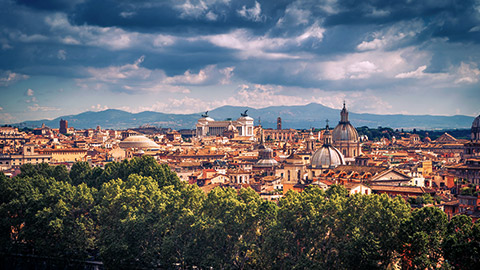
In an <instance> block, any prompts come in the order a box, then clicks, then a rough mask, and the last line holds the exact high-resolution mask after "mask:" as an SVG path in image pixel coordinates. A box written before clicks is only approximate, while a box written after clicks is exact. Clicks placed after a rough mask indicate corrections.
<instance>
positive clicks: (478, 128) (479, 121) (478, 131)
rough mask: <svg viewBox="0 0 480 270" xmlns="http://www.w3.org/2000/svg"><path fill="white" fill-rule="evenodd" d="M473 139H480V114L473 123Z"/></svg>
mask: <svg viewBox="0 0 480 270" xmlns="http://www.w3.org/2000/svg"><path fill="white" fill-rule="evenodd" d="M472 141H480V115H479V116H477V117H476V118H475V119H474V120H473V123H472Z"/></svg>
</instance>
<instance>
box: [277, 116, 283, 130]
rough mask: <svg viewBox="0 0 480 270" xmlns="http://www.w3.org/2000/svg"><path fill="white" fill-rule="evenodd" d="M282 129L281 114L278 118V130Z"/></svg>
mask: <svg viewBox="0 0 480 270" xmlns="http://www.w3.org/2000/svg"><path fill="white" fill-rule="evenodd" d="M281 129H282V118H281V117H280V116H279V117H278V118H277V130H281Z"/></svg>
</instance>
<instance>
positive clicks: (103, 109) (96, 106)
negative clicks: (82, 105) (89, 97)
mask: <svg viewBox="0 0 480 270" xmlns="http://www.w3.org/2000/svg"><path fill="white" fill-rule="evenodd" d="M90 109H91V110H92V111H94V112H98V111H105V110H108V109H109V108H108V106H107V105H103V106H102V105H100V104H97V105H92V106H91V107H90Z"/></svg>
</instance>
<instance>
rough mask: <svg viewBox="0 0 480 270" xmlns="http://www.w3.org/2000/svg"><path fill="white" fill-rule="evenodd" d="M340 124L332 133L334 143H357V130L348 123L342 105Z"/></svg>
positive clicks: (346, 114) (346, 112) (345, 109)
mask: <svg viewBox="0 0 480 270" xmlns="http://www.w3.org/2000/svg"><path fill="white" fill-rule="evenodd" d="M340 116H341V119H340V122H339V123H338V125H337V126H336V127H335V129H334V130H333V132H332V139H333V141H334V142H340V141H349V142H358V140H359V136H358V132H357V130H356V129H355V128H354V127H353V126H352V124H350V121H348V111H347V108H346V107H345V103H343V109H342V111H341V112H340Z"/></svg>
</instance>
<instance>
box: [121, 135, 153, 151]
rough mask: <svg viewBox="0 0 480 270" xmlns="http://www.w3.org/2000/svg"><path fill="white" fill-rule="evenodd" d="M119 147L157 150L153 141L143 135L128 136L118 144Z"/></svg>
mask: <svg viewBox="0 0 480 270" xmlns="http://www.w3.org/2000/svg"><path fill="white" fill-rule="evenodd" d="M119 145H120V147H121V148H123V149H129V148H138V149H158V148H159V146H158V144H156V143H155V142H154V141H152V140H150V139H149V138H147V137H145V136H143V135H136V136H130V137H127V138H125V139H124V140H123V141H121V142H120V144H119Z"/></svg>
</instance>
